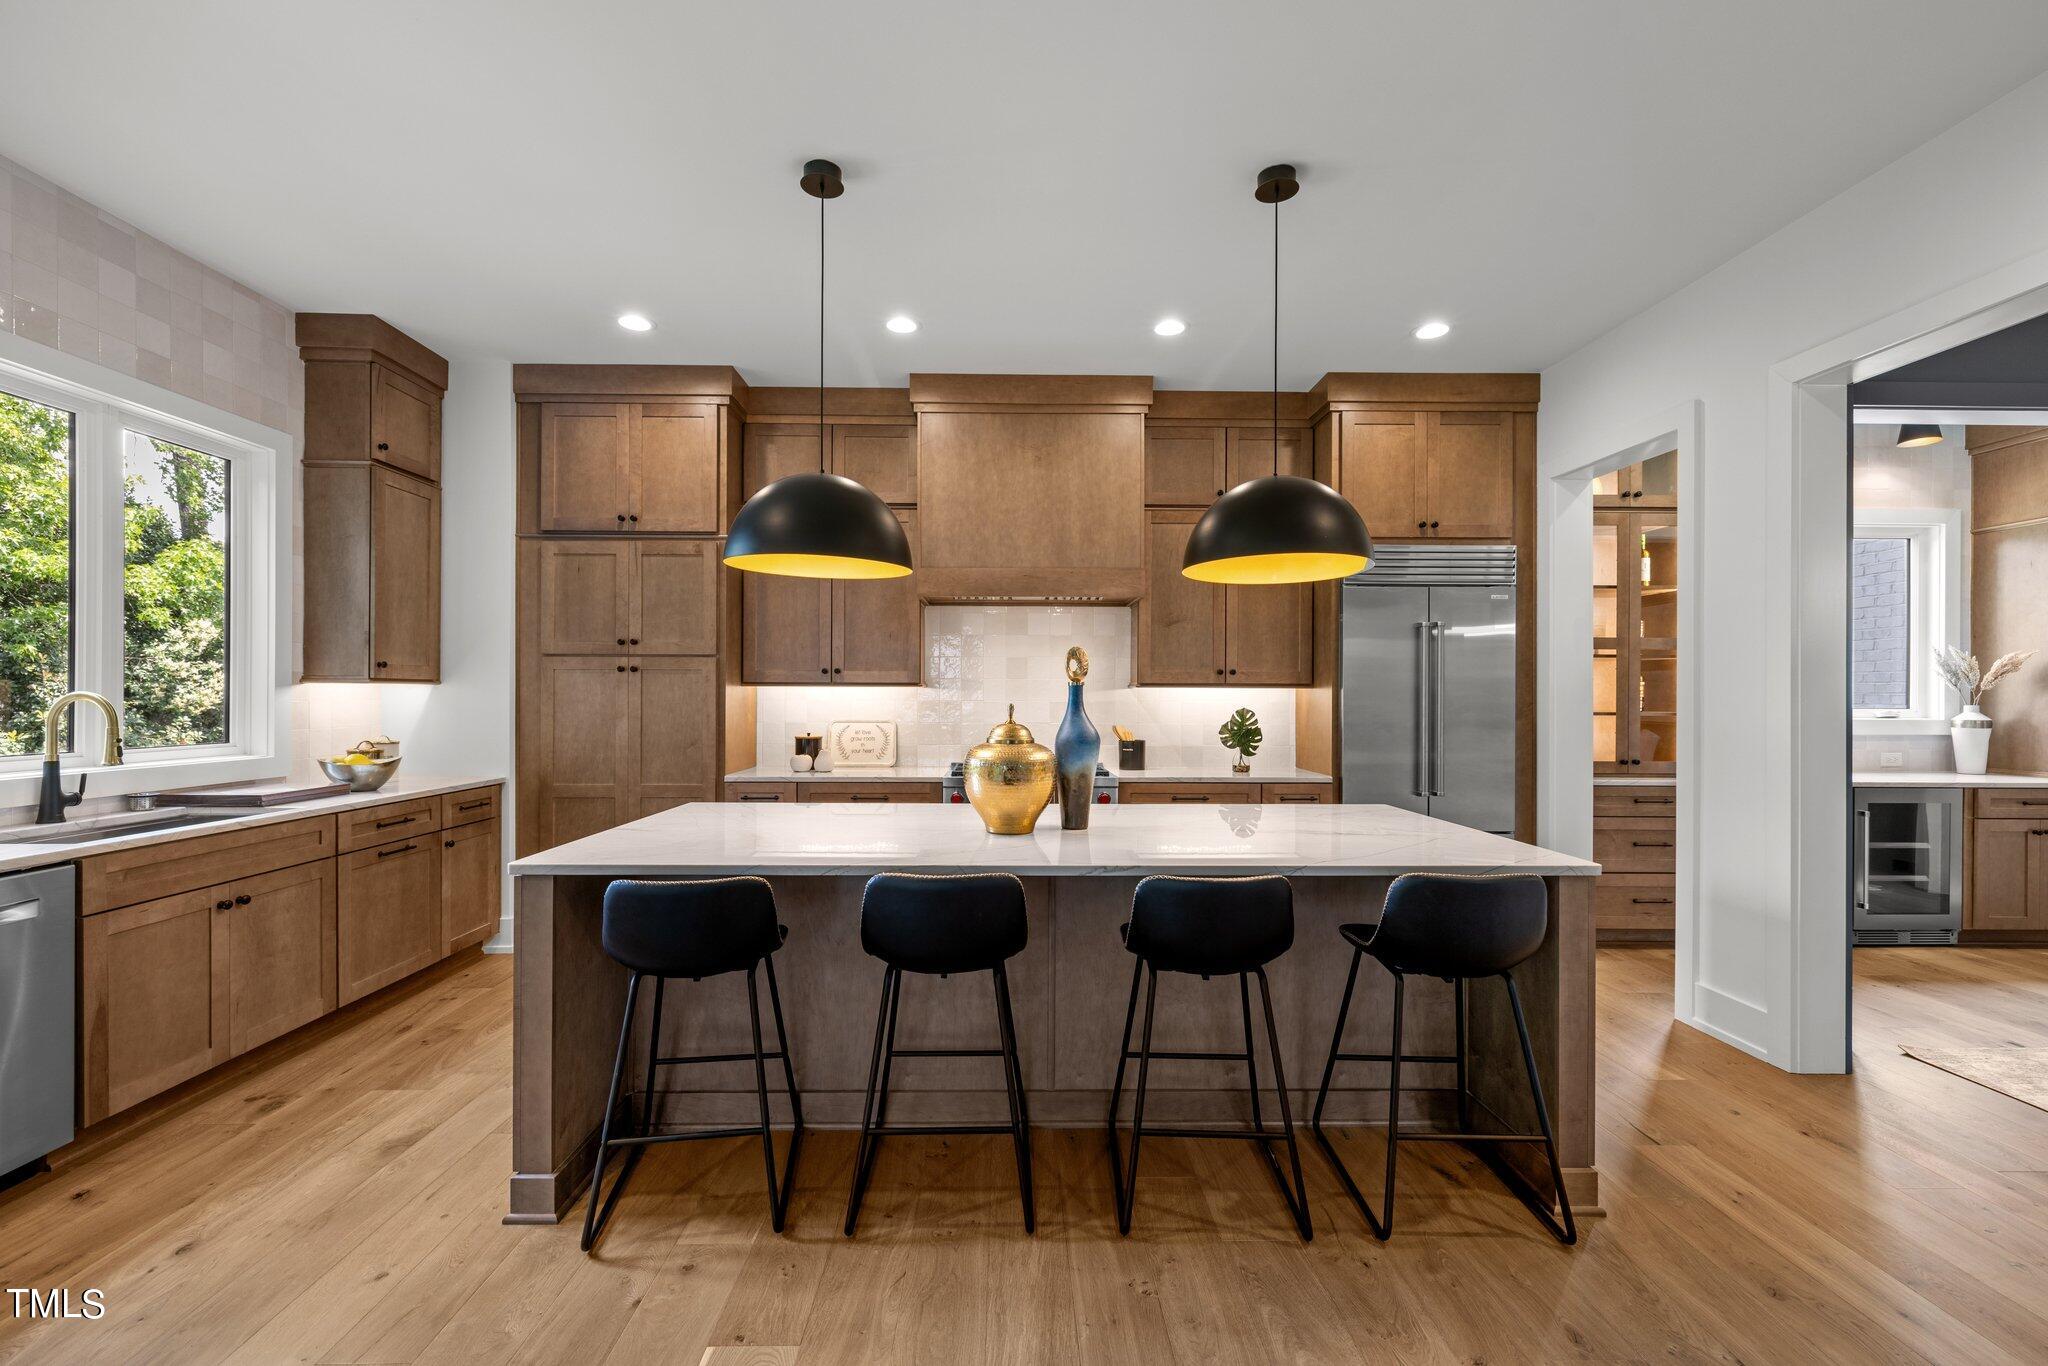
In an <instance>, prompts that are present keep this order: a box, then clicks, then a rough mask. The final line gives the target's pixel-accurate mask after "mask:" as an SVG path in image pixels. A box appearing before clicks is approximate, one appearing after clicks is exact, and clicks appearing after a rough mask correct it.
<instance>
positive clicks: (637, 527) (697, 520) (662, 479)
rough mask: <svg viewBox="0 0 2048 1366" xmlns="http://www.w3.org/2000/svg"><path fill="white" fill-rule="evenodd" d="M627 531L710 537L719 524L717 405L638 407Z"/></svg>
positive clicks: (675, 404)
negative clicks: (690, 534) (689, 533)
mask: <svg viewBox="0 0 2048 1366" xmlns="http://www.w3.org/2000/svg"><path fill="white" fill-rule="evenodd" d="M631 449H632V453H633V458H632V486H633V499H632V502H631V503H630V504H629V505H628V506H627V508H626V523H627V527H628V529H629V530H632V531H687V532H696V533H698V534H701V535H707V536H708V535H714V534H716V533H717V532H720V531H723V530H724V529H725V528H724V527H722V526H721V525H719V521H718V405H716V404H713V403H643V404H640V405H639V411H638V412H637V413H636V414H635V415H634V423H633V444H632V448H631Z"/></svg>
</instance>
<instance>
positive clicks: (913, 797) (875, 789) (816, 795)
mask: <svg viewBox="0 0 2048 1366" xmlns="http://www.w3.org/2000/svg"><path fill="white" fill-rule="evenodd" d="M797 793H798V798H799V800H801V801H807V802H860V803H868V802H914V803H917V804H920V805H925V804H929V805H933V806H936V805H938V801H939V785H938V784H937V783H799V784H798V785H797Z"/></svg>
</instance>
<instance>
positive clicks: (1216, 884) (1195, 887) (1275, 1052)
mask: <svg viewBox="0 0 2048 1366" xmlns="http://www.w3.org/2000/svg"><path fill="white" fill-rule="evenodd" d="M1123 940H1124V947H1125V948H1127V949H1129V950H1130V952H1131V953H1132V954H1133V955H1134V956H1135V957H1136V958H1137V963H1136V965H1135V966H1134V967H1133V969H1132V972H1131V999H1130V1004H1129V1005H1128V1006H1126V1007H1125V1009H1124V1033H1123V1042H1122V1044H1121V1045H1120V1046H1119V1048H1118V1050H1117V1060H1116V1080H1115V1081H1114V1082H1113V1083H1112V1084H1111V1086H1110V1093H1109V1172H1110V1182H1111V1186H1112V1189H1113V1190H1114V1192H1115V1196H1116V1218H1117V1228H1118V1230H1119V1231H1120V1232H1123V1233H1129V1232H1130V1231H1131V1212H1132V1209H1133V1207H1134V1206H1135V1204H1136V1201H1137V1185H1138V1149H1139V1146H1140V1144H1141V1143H1142V1142H1143V1140H1144V1137H1145V1135H1146V1134H1148V1133H1149V1134H1151V1135H1152V1136H1154V1137H1160V1138H1235V1139H1249V1140H1251V1141H1252V1142H1254V1143H1256V1144H1257V1145H1258V1149H1259V1152H1260V1153H1261V1155H1263V1156H1264V1157H1265V1159H1266V1165H1267V1166H1268V1167H1269V1168H1271V1170H1272V1173H1273V1179H1274V1180H1275V1181H1276V1182H1278V1183H1279V1185H1280V1196H1281V1199H1283V1200H1284V1201H1286V1203H1287V1211H1288V1213H1289V1214H1291V1215H1292V1216H1293V1217H1294V1226H1295V1229H1296V1231H1297V1232H1298V1233H1300V1235H1301V1237H1302V1239H1303V1240H1304V1241H1306V1240H1307V1239H1309V1238H1312V1237H1313V1236H1314V1230H1313V1229H1312V1228H1311V1226H1310V1223H1309V1213H1308V1189H1307V1186H1306V1185H1305V1184H1304V1183H1303V1180H1302V1174H1301V1153H1300V1151H1299V1150H1298V1148H1297V1147H1296V1145H1295V1140H1294V1117H1293V1114H1292V1112H1291V1111H1290V1110H1289V1108H1288V1100H1287V1077H1286V1073H1285V1072H1284V1071H1283V1070H1282V1067H1281V1062H1280V1036H1279V1031H1278V1030H1277V1029H1276V1028H1275V1026H1274V1023H1273V992H1272V987H1271V985H1270V984H1269V983H1268V982H1267V980H1266V965H1267V964H1268V963H1270V962H1272V961H1273V960H1274V959H1276V958H1278V957H1279V956H1280V955H1281V954H1283V953H1285V952H1287V950H1288V949H1289V948H1290V947H1291V946H1292V945H1293V943H1294V888H1293V886H1292V885H1291V884H1290V883H1289V882H1288V881H1287V879H1286V878H1284V877H1217V878H1210V877H1171V876H1162V877H1148V878H1145V879H1143V880H1142V881H1140V882H1139V883H1138V886H1137V890H1136V891H1135V892H1133V893H1132V896H1131V918H1130V921H1129V922H1128V923H1127V924H1125V925H1124V926H1123ZM1162 972H1178V973H1185V974H1188V975H1192V976H1198V977H1205V978H1206V977H1235V978H1237V993H1238V1005H1239V1009H1240V1011H1241V1013H1242V1016H1243V1022H1244V1052H1242V1053H1210V1052H1188V1051H1184V1050H1173V1051H1169V1050H1165V1049H1155V1048H1153V1047H1152V1017H1153V1007H1154V1005H1155V1003H1156V1001H1157V998H1158V993H1159V974H1160V973H1162ZM1253 977H1257V978H1258V979H1259V998H1260V1000H1261V1001H1262V1002H1263V1004H1264V1006H1265V1014H1266V1047H1267V1053H1268V1056H1269V1057H1271V1059H1272V1061H1273V1087H1274V1090H1275V1091H1276V1092H1277V1093H1278V1096H1279V1101H1280V1127H1279V1128H1278V1129H1277V1130H1273V1129H1268V1128H1267V1127H1266V1123H1265V1118H1264V1115H1263V1113H1262V1111H1261V1107H1260V1101H1259V1065H1258V1061H1257V1058H1256V1055H1255V1053H1254V1050H1253V1047H1252V1004H1251V986H1250V979H1251V978H1253ZM1141 982H1142V983H1144V985H1145V1025H1144V1032H1143V1034H1142V1035H1141V1037H1140V1042H1139V1046H1138V1050H1137V1051H1136V1052H1135V1053H1134V1052H1132V1051H1131V1029H1132V1026H1133V1024H1134V1023H1135V1022H1136V1019H1137V1012H1138V987H1139V984H1140V983H1141ZM1132 1058H1136V1059H1137V1060H1138V1086H1137V1092H1136V1094H1135V1096H1134V1098H1133V1100H1132V1108H1131V1150H1130V1157H1129V1165H1128V1167H1126V1164H1125V1157H1124V1154H1123V1152H1122V1149H1121V1147H1120V1145H1119V1141H1118V1138H1117V1128H1118V1117H1119V1116H1118V1112H1119V1111H1120V1110H1121V1108H1122V1102H1123V1089H1124V1067H1125V1064H1126V1063H1127V1062H1128V1061H1129V1060H1130V1059H1132ZM1155 1059H1172V1060H1181V1061H1204V1062H1242V1063H1243V1064H1244V1065H1245V1072H1246V1076H1247V1079H1248V1082H1249V1089H1250V1094H1251V1119H1252V1122H1251V1127H1250V1128H1249V1129H1244V1130H1232V1129H1192V1128H1158V1127H1154V1128H1151V1129H1147V1128H1146V1127H1145V1091H1146V1086H1147V1083H1148V1080H1149V1077H1150V1073H1151V1066H1152V1062H1153V1061H1154V1060H1155ZM1283 1138H1284V1139H1285V1140H1286V1143H1287V1160H1288V1163H1289V1165H1290V1167H1291V1168H1292V1170H1293V1174H1294V1184H1293V1187H1292V1188H1291V1189H1290V1188H1289V1186H1288V1182H1287V1179H1286V1178H1285V1177H1284V1176H1282V1175H1281V1172H1280V1162H1279V1159H1278V1158H1277V1157H1275V1156H1274V1153H1273V1148H1272V1146H1271V1142H1272V1140H1274V1139H1283Z"/></svg>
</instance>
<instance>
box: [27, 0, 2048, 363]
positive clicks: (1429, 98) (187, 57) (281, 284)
mask: <svg viewBox="0 0 2048 1366" xmlns="http://www.w3.org/2000/svg"><path fill="white" fill-rule="evenodd" d="M0 36H4V39H5V41H4V42H0V49H6V50H7V51H8V53H9V55H8V56H7V58H6V59H5V65H6V73H5V79H0V153H4V154H5V155H7V156H10V157H13V158H14V159H16V160H17V161H19V162H21V163H22V164H24V165H26V166H28V167H29V168H30V169H32V170H34V171H37V172H39V173H41V174H43V175H45V176H48V177H50V178H51V179H53V180H56V181H58V182H59V183H61V184H63V185H65V186H67V187H68V188H70V189H72V190H73V191H75V192H77V193H79V194H82V195H84V196H85V197H86V198H88V199H90V200H92V201H94V202H95V203H97V204H99V205H100V206H101V207H103V208H105V209H106V210H108V211H109V212H112V213H116V214H119V215H121V216H123V217H125V218H127V219H129V220H131V221H133V222H134V223H135V224H136V225H137V226H139V227H141V228H144V229H146V230H148V231H150V232H153V233H155V234H157V235H158V236H161V237H163V238H165V239H166V240H168V241H170V242H172V243H173V244H175V245H177V246H179V247H181V248H183V249H185V250H186V251H188V252H190V253H192V254H193V255H195V256H198V257H199V258H201V259H202V260H204V261H206V262H208V263H209V264H212V265H215V266H217V267H218V268H220V269H222V270H223V271H226V272H227V273H229V274H231V275H233V276H235V277H236V278H239V279H241V280H243V281H244V282H246V283H248V284H250V285H252V286H254V287H255V288H257V289H260V290H262V291H263V292H265V293H267V294H269V295H271V296H272V297H274V298H276V299H278V300H280V301H282V302H284V303H286V304H289V305H291V306H292V307H295V308H299V309H315V310H340V311H351V312H353V311H363V312H374V313H378V314H381V315H383V316H384V317H385V318H387V319H389V320H390V321H391V322H393V323H395V324H397V325H398V326H399V327H401V328H403V329H405V330H406V331H408V332H411V333H413V334H414V335H416V336H418V337H420V338H421V339H422V340H424V341H426V342H428V343H429V344H430V345H433V346H435V347H436V348H437V349H439V350H441V351H443V352H444V353H446V354H448V355H449V356H451V357H484V356H498V357H509V358H511V359H514V360H528V361H689V362H731V363H733V364H736V365H738V366H739V367H740V369H741V370H742V371H743V372H744V373H745V374H746V375H747V376H748V377H749V378H750V379H751V380H752V381H753V382H755V383H757V384H778V383H779V384H805V383H811V382H814V380H815V373H816V372H815V365H816V352H815V347H816V337H815V331H814V329H815V327H816V311H815V310H816V300H815V294H814V291H815V287H816V276H815V269H816V267H815V251H816V241H815V232H816V226H817V215H816V203H815V201H812V200H810V199H808V198H806V197H805V196H804V195H803V194H802V193H801V192H800V191H799V190H798V189H797V186H796V179H797V175H798V169H799V167H800V166H801V164H802V162H803V161H804V160H805V159H806V158H807V157H811V156H829V157H831V158H833V159H835V160H837V161H839V162H840V163H841V165H843V166H844V167H845V169H846V175H847V193H846V196H845V198H843V199H840V200H837V201H835V202H834V203H833V204H832V205H831V207H830V208H829V210H828V213H829V215H830V219H831V228H830V231H831V238H830V244H831V271H832V274H831V277H830V308H831V335H832V346H831V354H830V357H829V364H830V366H831V379H832V381H833V382H834V383H840V384H896V383H901V382H902V379H903V376H904V375H905V374H906V373H907V372H909V371H912V370H961V371H1073V372H1099V373H1117V372H1128V373H1140V374H1153V375H1156V376H1158V377H1159V380H1160V383H1161V385H1162V386H1165V387H1243V388H1262V387H1264V386H1265V384H1266V383H1267V380H1268V368H1267V367H1268V365H1269V363H1270V359H1269V352H1268V347H1269V333H1268V328H1269V326H1270V322H1269V314H1268V310H1269V308H1270V298H1269V290H1270V273H1269V272H1270V268H1271V267H1270V262H1269V259H1268V255H1267V253H1268V251H1269V233H1270V231H1271V212H1272V211H1271V210H1270V209H1267V208H1265V207H1264V206H1262V205H1259V204H1257V203H1255V202H1254V201H1253V199H1252V197H1251V188H1252V181H1253V176H1254V174H1255V173H1256V172H1257V170H1258V169H1259V168H1260V167H1261V166H1263V165H1265V164H1267V163H1268V162H1272V161H1277V160H1291V161H1294V162H1295V163H1296V164H1297V165H1298V166H1299V167H1300V169H1301V173H1302V175H1301V178H1302V192H1301V195H1300V196H1299V197H1298V198H1297V199H1295V200H1294V201H1293V202H1292V203H1290V204H1288V205H1287V206H1285V208H1284V210H1283V222H1282V233H1283V243H1282V247H1283V270H1284V274H1283V298H1282V309H1283V323H1284V329H1285V330H1284V339H1283V342H1284V344H1283V349H1282V352H1281V381H1282V383H1283V384H1286V385H1288V386H1290V387H1299V386H1302V385H1305V384H1306V383H1308V382H1310V381H1312V380H1313V379H1314V378H1315V377H1316V376H1317V375H1319V374H1321V373H1322V372H1324V371H1326V370H1333V369H1335V370H1380V369H1389V370H1400V369H1406V370H1414V369H1458V370H1493V369H1498V370H1526V369H1535V368H1540V367H1542V366H1544V365H1546V364H1548V363H1550V362H1553V361H1555V360H1557V359H1559V358H1560V357H1562V356H1564V355H1566V354H1568V353H1570V352H1571V351H1572V350H1573V349H1574V348H1576V347H1577V346H1579V345H1581V344H1582V343H1584V342H1585V341H1587V340H1589V339H1590V338H1592V337H1594V336H1597V335H1598V334H1599V333H1600V332H1602V331H1603V330H1605V329H1606V328H1608V327H1610V326H1611V325H1613V324H1614V323H1616V322H1618V321H1620V320H1621V319H1623V318H1625V317H1627V316H1629V315H1630V314H1632V313H1634V312H1636V311H1637V310H1639V309H1641V308H1643V307H1644V306H1646V305H1648V304H1650V303H1652V302H1654V301H1655V300H1657V299H1658V298H1660V297H1662V296H1663V295H1665V294H1667V293H1669V292H1671V291H1672V290H1673V289H1675V288H1677V287H1679V286H1680V285H1682V284H1684V283H1686V282H1687V281H1689V280H1691V279H1693V278H1695V277H1697V276H1698V275H1700V274H1701V273H1702V272H1704V271H1706V270H1707V269H1709V268H1711V267H1712V266H1714V265H1716V264H1718V263H1719V262H1721V261H1723V260H1725V259H1726V258H1728V257H1729V256H1731V255H1733V254H1735V253H1736V252H1737V251H1740V250H1741V249H1742V248H1744V247H1746V246H1748V245H1750V244H1751V243H1753V242H1755V241H1757V240H1758V239H1759V238H1761V237H1763V236H1765V235H1766V234H1768V233H1769V232H1771V231H1772V230H1774V229H1776V228H1778V227H1780V226H1782V225H1783V224H1785V223H1787V222H1789V221H1791V220H1792V219H1793V218H1795V217H1797V216H1799V215H1800V214H1802V213H1804V212H1805V211H1807V210H1808V209H1811V208H1813V207H1814V206H1815V205H1817V204H1819V203H1821V202H1822V201H1824V200H1826V199H1827V198H1829V197H1830V196H1832V195H1834V194H1836V193H1837V192H1839V191H1841V190H1842V189H1844V188H1846V187H1848V186H1849V185H1851V184H1853V183H1854V182H1856V181H1857V180H1859V179H1861V178H1862V177H1863V176H1865V175H1867V174H1869V173H1870V172H1871V171H1874V170H1876V169H1877V168H1878V167H1880V166H1882V165H1884V164H1885V163H1887V162H1889V161H1891V160H1893V159H1894V158H1896V157H1897V156H1899V155H1900V154H1901V153H1903V152H1905V151H1906V150H1908V149H1909V148H1911V147H1913V146H1915V145H1917V144H1919V143H1920V142H1923V141H1925V140H1926V139H1927V138H1929V137H1931V136H1933V135H1934V134H1935V133H1937V132H1939V131H1941V130H1942V129H1944V128H1946V127H1948V126H1950V125H1951V124H1954V123H1955V122H1957V121H1959V120H1960V119H1962V118H1964V117H1965V116H1967V115H1969V114H1970V113H1972V112H1974V111H1975V110H1977V109H1979V108H1981V107H1982V106H1984V105H1985V104H1988V103H1990V102H1991V101H1992V100H1994V99H1996V98H1997V97H1998V96H1999V95H2001V94H2003V93H2005V92H2006V91H2008V90H2010V89H2011V88H2013V87H2014V86H2016V85H2018V84H2020V83H2021V82H2023V81H2024V80H2026V79H2027V78H2029V77H2031V76H2033V75H2035V74H2036V73H2038V72H2040V71H2041V70H2043V69H2044V68H2048V5H2044V4H2042V3H2041V2H2040V0H1969V3H1964V4H1948V5H1935V4H1929V3H1926V0H1712V2H1711V3H1708V2H1705V0H1691V2H1690V3H1681V2H1680V0H1598V2H1595V0H1541V3H1529V0H1471V2H1468V3H1435V4H1432V3H1427V0H1415V2H1414V3H1402V4H1391V3H1385V2H1384V0H1349V2H1348V3H1346V2H1345V0H1337V2H1336V3H1317V4H1308V3H1297V4H1253V3H1237V4H1222V3H1214V2H1213V0H1197V2H1194V3H1180V4H1158V5H1151V6H1141V5H1131V4H1123V5H1119V4H1116V3H1113V0H1099V2H1098V3H1096V4H1073V3H1067V2H1066V0H1053V2H1052V3H1044V2H1038V0H1024V2H1023V3H1016V2H1014V0H1013V2H1012V3H1006V4H975V3H962V0H932V2H931V3H915V2H914V0H884V2H883V3H870V4H853V3H846V0H839V3H818V2H817V0H802V2H801V3H777V2H776V0H752V2H751V3H741V4H720V5H682V4H674V3H654V2H653V0H586V3H578V4H572V3H541V2H540V0H431V2H430V3H422V2H421V0H396V2H394V0H348V3H329V4H279V3H276V0H209V3H206V4H203V5H201V4H193V3H164V0H95V3H72V4H52V3H49V0H0ZM1956 211H1957V212H1970V211H1973V206H1958V207H1957V210H1956ZM628 308H632V309H638V310H639V311H641V312H644V313H646V314H647V315H648V316H650V317H652V318H653V319H654V320H655V323H656V329H655V330H654V331H653V332H651V333H648V334H646V335H644V336H634V335H629V334H627V333H625V332H623V331H621V330H620V329H619V328H618V327H616V326H615V325H614V323H613V321H612V319H613V317H614V316H615V315H616V314H618V313H619V312H621V311H623V310H625V309H628ZM897 310H903V311H907V312H909V313H911V314H913V315H914V316H916V317H917V318H918V319H919V320H920V321H921V322H922V324H923V329H922V330H921V331H919V332H918V333H917V334H915V335H914V336H911V337H898V336H894V335H891V334H889V333H887V332H885V331H884V330H883V329H882V320H883V318H884V317H885V316H886V315H888V314H889V313H891V312H894V311H897ZM1169 313H1171V314H1176V315H1179V316H1181V317H1184V318H1185V319H1186V320H1187V322H1188V330H1187V332H1186V334H1185V335H1183V336H1181V337H1178V338H1175V339H1172V340H1162V339H1160V338H1157V337H1154V336H1153V335H1152V331H1151V324H1152V323H1153V322H1154V321H1155V320H1156V319H1157V318H1159V317H1160V316H1162V315H1165V314H1169ZM1433 316H1441V317H1444V318H1447V319H1449V320H1450V321H1451V322H1452V323H1453V324H1455V328H1456V330H1455V331H1454V332H1453V333H1452V335H1451V337H1450V338H1449V339H1448V340H1446V341H1443V342H1438V343H1434V344H1428V345H1425V344H1423V343H1419V342H1416V341H1414V340H1412V339H1411V338H1410V336H1409V332H1410V330H1411V329H1412V328H1413V327H1414V326H1415V324H1416V323H1417V322H1419V321H1421V320H1422V319H1424V318H1427V317H1433Z"/></svg>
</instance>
